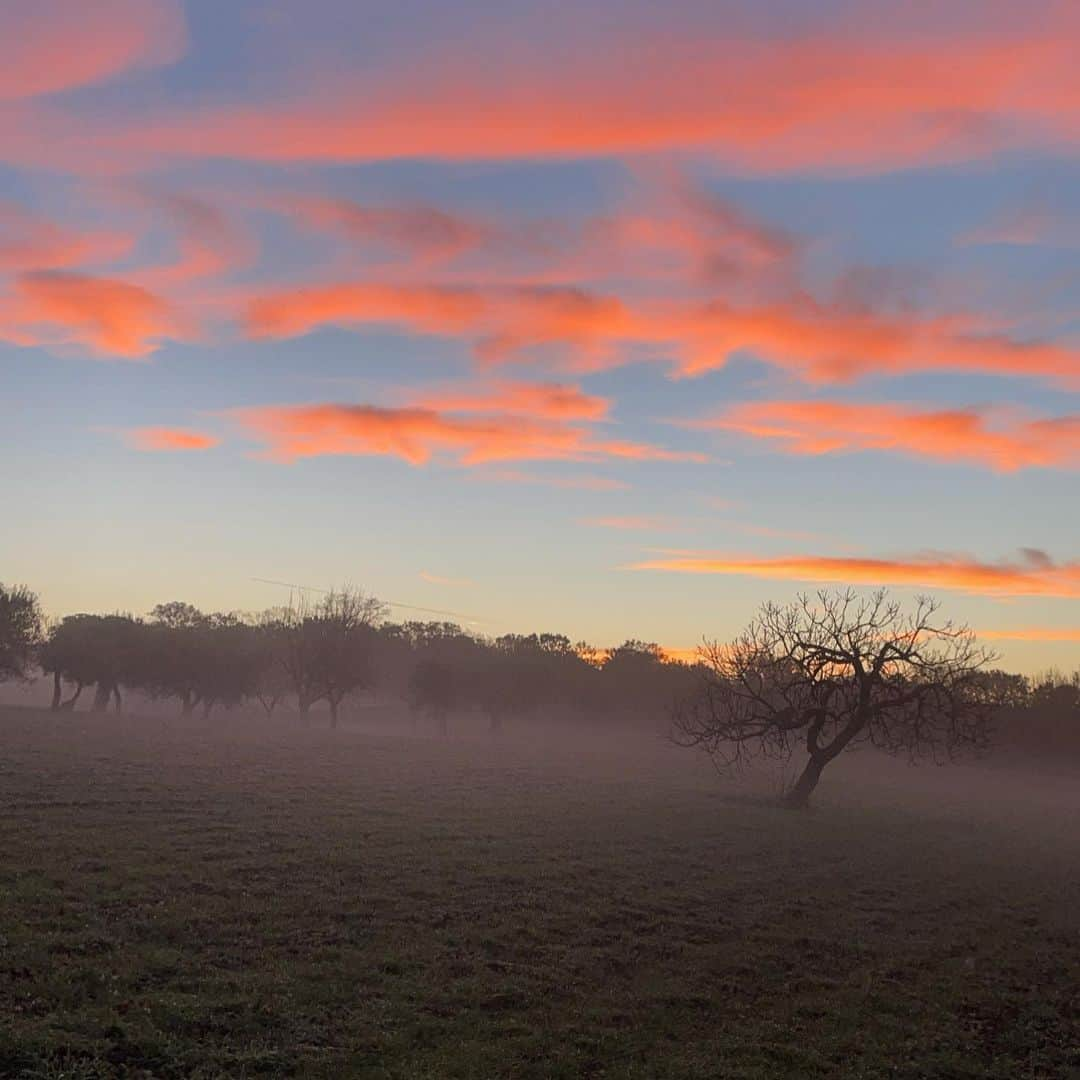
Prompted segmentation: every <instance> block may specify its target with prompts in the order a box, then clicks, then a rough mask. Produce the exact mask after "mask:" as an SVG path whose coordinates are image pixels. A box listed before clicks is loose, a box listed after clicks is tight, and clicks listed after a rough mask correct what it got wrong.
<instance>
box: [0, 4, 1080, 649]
mask: <svg viewBox="0 0 1080 1080" xmlns="http://www.w3.org/2000/svg"><path fill="white" fill-rule="evenodd" d="M793 15H796V16H797V18H795V20H794V22H793V21H792V16H793ZM1076 23H1077V17H1076V15H1075V14H1074V13H1073V11H1072V10H1071V9H1070V7H1069V6H1067V5H1059V4H1053V3H1044V4H1034V5H1032V4H1025V5H1023V6H1021V5H1018V4H994V5H990V6H987V5H978V6H975V5H971V4H954V5H910V4H905V5H900V4H890V3H878V4H875V5H871V6H867V5H859V6H858V7H853V6H852V5H848V4H842V3H835V4H828V5H815V6H814V8H813V11H812V12H811V11H810V10H809V9H808V8H807V6H806V5H784V4H776V5H769V6H767V7H762V6H761V5H750V4H745V3H744V4H735V3H729V4H725V5H722V6H719V7H718V6H716V5H712V4H704V3H691V2H683V3H675V4H670V5H665V6H664V8H663V11H662V12H660V11H659V9H657V8H656V7H655V6H654V5H646V4H644V3H642V4H634V5H627V4H626V3H619V4H608V3H600V2H597V3H594V4H590V5H588V6H586V7H583V6H581V5H572V6H571V5H543V6H541V5H536V4H531V3H524V2H519V3H513V4H501V5H492V4H481V3H469V4H463V5H453V6H452V7H451V6H448V5H435V4H430V3H419V2H413V3H408V4H401V3H399V4H394V5H390V4H373V3H365V4H344V3H335V2H331V0H318V2H313V3H312V2H309V3H305V4H302V5H301V4H299V3H294V2H291V0H283V2H280V3H276V4H266V3H259V4H255V3H246V2H245V3H235V4H230V5H228V6H227V7H226V8H225V9H223V8H222V5H219V4H212V3H209V2H202V0H188V2H187V3H181V2H179V0H102V2H101V3H100V4H98V5H94V6H93V7H92V8H91V7H87V6H85V5H82V4H78V3H75V2H74V0H50V2H46V3H41V4H38V5H35V6H34V8H33V9H32V10H29V9H27V10H21V11H19V12H11V11H9V12H5V13H3V14H0V36H3V37H4V39H5V40H8V41H12V42H14V55H15V56H16V59H17V62H15V63H13V64H12V65H11V70H10V71H9V73H8V74H6V75H3V76H0V371H2V376H0V378H2V380H3V388H4V393H3V395H2V397H0V430H3V432H4V447H5V450H4V454H3V455H2V457H0V482H2V483H3V484H4V486H5V490H6V491H7V493H8V497H9V503H8V505H9V506H10V507H12V508H14V512H13V513H11V514H10V515H8V516H7V518H6V520H5V522H4V525H3V528H2V530H0V575H2V577H3V579H5V580H12V581H26V582H27V583H29V584H31V585H32V586H34V587H35V588H37V589H38V590H39V591H40V592H41V593H42V596H43V598H44V600H45V602H46V605H47V606H48V607H49V609H50V610H52V611H54V612H56V613H61V612H69V611H73V610H101V609H125V610H131V611H135V612H141V611H145V610H147V609H148V608H149V607H151V606H152V605H153V604H155V603H157V602H159V601H162V600H166V599H172V598H183V599H188V600H191V601H192V602H195V603H197V604H199V605H201V606H204V607H206V608H224V609H237V608H239V609H249V610H250V609H257V608H260V607H265V606H269V605H271V604H273V603H276V602H279V601H280V600H281V599H282V597H281V594H280V592H279V591H278V590H275V589H274V587H272V586H267V585H264V584H261V583H259V582H256V581H254V580H252V579H253V578H275V579H282V580H286V581H296V582H301V583H304V584H309V585H314V586H328V585H332V584H334V583H339V582H342V581H346V580H347V581H350V582H352V583H355V584H359V585H362V586H364V587H366V588H368V589H370V590H371V591H373V592H375V593H376V594H377V595H380V596H383V597H386V598H388V599H390V600H393V601H398V602H401V603H406V604H414V605H420V606H428V607H432V608H450V609H453V610H456V611H461V612H465V613H468V614H470V615H475V616H476V617H477V620H478V621H477V623H476V624H475V626H476V629H478V630H481V631H484V632H491V633H498V632H503V631H506V630H510V629H534V628H535V629H552V630H560V631H565V632H567V633H569V634H570V635H571V636H573V637H575V638H585V639H588V640H590V641H592V642H594V643H597V644H601V645H603V644H612V643H615V642H616V641H618V640H621V639H622V638H624V637H629V636H633V637H642V638H647V639H649V640H656V641H660V642H662V643H663V644H665V645H667V646H669V647H671V648H674V649H685V648H690V647H693V646H694V645H695V644H696V643H698V642H699V641H700V640H701V639H702V637H710V638H712V637H717V638H724V637H727V636H729V635H731V634H733V633H735V632H736V631H737V630H738V629H739V628H740V626H741V625H742V624H743V623H745V622H746V621H747V620H748V619H749V617H750V616H751V615H752V614H753V612H754V610H755V608H756V607H757V606H758V605H759V604H760V603H761V602H762V601H763V600H766V599H777V600H782V599H786V598H789V597H791V596H792V595H794V594H795V593H796V592H798V591H800V590H803V589H808V588H816V587H819V586H828V587H832V586H841V585H845V584H852V585H854V586H856V587H859V588H873V587H875V586H876V585H879V584H880V585H885V586H889V587H893V588H896V589H897V590H898V591H900V592H901V593H902V594H904V595H909V594H912V593H915V592H924V591H928V592H931V593H933V594H934V595H936V596H938V597H939V598H940V599H941V601H942V603H943V607H944V610H945V612H946V613H947V614H949V615H952V616H954V617H955V618H957V619H960V620H965V621H969V622H970V623H971V624H972V625H973V626H975V627H976V628H977V629H979V630H981V631H990V632H992V633H994V634H997V635H1011V636H999V637H995V638H994V643H995V645H996V647H998V648H999V649H1000V650H1001V651H1002V653H1003V657H1004V660H1005V662H1006V663H1007V664H1009V665H1011V666H1013V667H1017V668H1021V669H1025V670H1032V669H1035V668H1041V667H1045V666H1047V665H1049V664H1051V663H1054V664H1059V665H1062V666H1073V665H1075V662H1076V658H1077V655H1078V650H1080V610H1078V609H1080V561H1078V560H1080V553H1078V551H1077V545H1076V537H1077V535H1078V534H1080V528H1078V526H1080V499H1078V498H1077V497H1076V496H1077V493H1078V491H1080V487H1078V484H1077V469H1078V467H1080V410H1078V407H1077V395H1078V392H1080V344H1078V341H1077V333H1078V326H1077V316H1076V312H1077V310H1078V306H1077V299H1078V291H1080V286H1078V271H1080V195H1078V194H1077V192H1080V185H1078V184H1077V180H1078V179H1080V176H1078V173H1080V154H1078V142H1080V82H1078V80H1077V77H1076V75H1075V73H1074V70H1073V69H1074V65H1073V64H1072V62H1071V57H1070V53H1069V48H1068V42H1069V41H1070V40H1072V38H1071V37H1070V33H1071V32H1072V31H1073V30H1075V29H1080V27H1078V26H1077V25H1076ZM907 73H909V74H910V77H907V78H903V79H901V78H900V77H899V76H900V75H901V74H907ZM644 564H647V567H645V566H644ZM404 610H405V609H402V612H404Z"/></svg>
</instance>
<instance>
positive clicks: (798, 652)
mask: <svg viewBox="0 0 1080 1080" xmlns="http://www.w3.org/2000/svg"><path fill="white" fill-rule="evenodd" d="M938 611H939V606H938V604H937V603H936V602H935V601H934V600H932V599H929V598H927V597H919V598H917V599H916V601H915V604H914V607H913V609H912V610H911V611H910V612H905V610H904V608H903V606H902V605H901V604H900V603H899V602H898V601H896V600H893V599H891V598H890V597H889V596H888V594H887V593H886V592H885V591H884V590H881V591H879V592H875V593H874V594H873V595H871V596H869V597H860V596H859V595H857V594H856V593H855V592H854V591H852V590H845V591H839V592H829V591H821V592H818V593H816V594H815V595H814V596H806V595H803V596H800V597H799V598H798V599H797V600H796V601H795V602H794V603H792V604H788V605H784V606H781V605H776V604H766V605H765V606H764V607H763V608H762V609H761V611H760V612H759V613H758V615H757V617H756V618H755V619H754V621H753V622H752V623H751V624H750V625H749V626H748V627H747V628H746V630H744V631H743V633H742V634H741V635H740V636H739V637H738V638H736V640H735V641H733V642H731V643H729V644H720V643H717V642H710V643H707V644H705V645H704V646H702V648H701V649H700V650H699V664H698V671H699V673H700V679H699V683H698V685H697V687H696V688H695V690H694V692H693V693H692V694H690V695H689V696H687V697H686V698H684V699H683V700H682V701H680V702H679V703H678V704H677V705H676V706H675V709H674V716H673V737H674V738H675V740H676V741H677V742H679V743H680V744H682V745H685V746H694V747H700V748H701V749H703V750H704V751H705V752H706V753H708V754H709V755H710V757H711V758H712V759H713V761H714V763H715V764H716V765H717V766H719V767H722V768H723V767H738V766H739V765H741V764H743V763H745V762H747V761H749V760H750V759H752V758H772V759H782V760H790V759H791V758H792V757H794V756H796V755H798V754H800V752H803V751H804V752H805V754H806V761H805V764H804V766H803V768H802V771H801V773H800V774H799V776H798V779H797V780H796V781H795V783H794V784H793V785H792V786H791V787H790V789H789V790H788V791H787V793H786V795H785V803H786V805H788V806H790V807H793V808H802V807H805V806H806V805H807V803H808V802H809V799H810V796H811V794H812V793H813V791H814V789H815V788H816V787H817V784H818V781H819V780H820V779H821V775H822V772H823V771H824V770H825V768H826V766H828V765H829V764H830V762H832V761H834V760H835V759H836V758H837V757H839V756H840V754H841V753H843V752H844V751H845V750H847V749H851V748H854V747H856V746H858V745H860V744H869V745H871V746H874V747H876V748H877V749H879V750H884V751H886V752H888V753H891V754H907V755H908V756H909V757H910V758H911V759H912V760H913V761H914V760H918V759H923V758H930V759H932V760H935V761H939V762H940V761H947V760H953V759H954V758H955V757H956V756H958V755H959V754H961V753H963V752H965V751H973V752H978V751H981V750H983V749H985V748H986V747H987V746H988V745H989V739H990V734H991V719H992V715H993V712H994V710H995V708H996V707H997V704H998V702H997V701H996V694H995V691H994V685H995V684H994V682H993V681H992V680H988V679H987V678H986V668H987V666H988V665H989V664H990V663H992V661H993V660H994V658H995V657H994V654H993V653H991V652H989V651H988V650H986V649H984V648H982V647H981V646H980V645H979V643H978V642H977V640H976V639H975V635H974V634H973V632H972V631H971V630H969V629H968V628H967V627H966V626H958V625H956V624H954V623H952V622H950V621H948V620H940V619H939V618H938Z"/></svg>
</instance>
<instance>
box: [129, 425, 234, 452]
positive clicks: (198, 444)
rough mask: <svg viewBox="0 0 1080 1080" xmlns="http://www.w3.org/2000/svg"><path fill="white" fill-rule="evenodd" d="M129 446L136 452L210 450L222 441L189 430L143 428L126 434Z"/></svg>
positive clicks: (200, 432)
mask: <svg viewBox="0 0 1080 1080" xmlns="http://www.w3.org/2000/svg"><path fill="white" fill-rule="evenodd" d="M125 437H126V438H127V441H128V444H129V445H130V446H132V447H133V448H134V449H136V450H147V451H173V450H209V449H211V448H212V447H215V446H217V445H218V444H219V443H220V442H221V440H220V439H218V438H216V437H215V436H213V435H207V434H206V433H205V432H202V431H191V430H190V429H188V428H167V427H142V428H134V429H132V430H131V431H128V432H126V435H125Z"/></svg>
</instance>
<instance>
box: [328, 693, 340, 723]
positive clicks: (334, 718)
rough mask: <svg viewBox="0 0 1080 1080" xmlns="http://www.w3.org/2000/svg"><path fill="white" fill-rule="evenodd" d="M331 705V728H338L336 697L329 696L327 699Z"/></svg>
mask: <svg viewBox="0 0 1080 1080" xmlns="http://www.w3.org/2000/svg"><path fill="white" fill-rule="evenodd" d="M326 700H327V702H328V704H329V705H330V728H331V730H334V729H336V728H337V722H338V699H337V698H336V697H329V698H327V699H326Z"/></svg>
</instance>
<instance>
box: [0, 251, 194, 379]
mask: <svg viewBox="0 0 1080 1080" xmlns="http://www.w3.org/2000/svg"><path fill="white" fill-rule="evenodd" d="M183 336H185V330H184V328H183V327H182V325H181V320H180V318H179V316H178V314H177V313H176V312H175V310H174V309H173V307H172V306H171V305H170V304H169V303H168V302H167V301H165V300H163V299H162V298H161V297H159V296H156V295H155V294H153V293H151V292H149V291H147V290H146V289H143V288H141V287H140V286H138V285H132V284H130V283H128V282H124V281H116V280H113V279H110V278H99V277H89V276H87V275H84V274H75V273H66V272H59V271H57V272H42V273H30V274H23V275H21V276H20V277H18V278H17V279H16V282H15V294H14V298H13V299H11V300H8V301H6V302H5V301H3V300H0V337H3V338H5V339H6V340H9V341H13V342H15V343H16V344H24V345H70V344H77V345H82V346H85V347H86V348H88V349H90V350H91V351H92V352H95V353H98V354H100V355H106V356H119V357H124V358H126V359H139V358H141V357H144V356H147V355H148V354H150V353H152V352H153V351H154V350H155V349H156V348H157V347H158V343H159V342H160V341H161V340H162V339H164V338H180V337H183Z"/></svg>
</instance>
